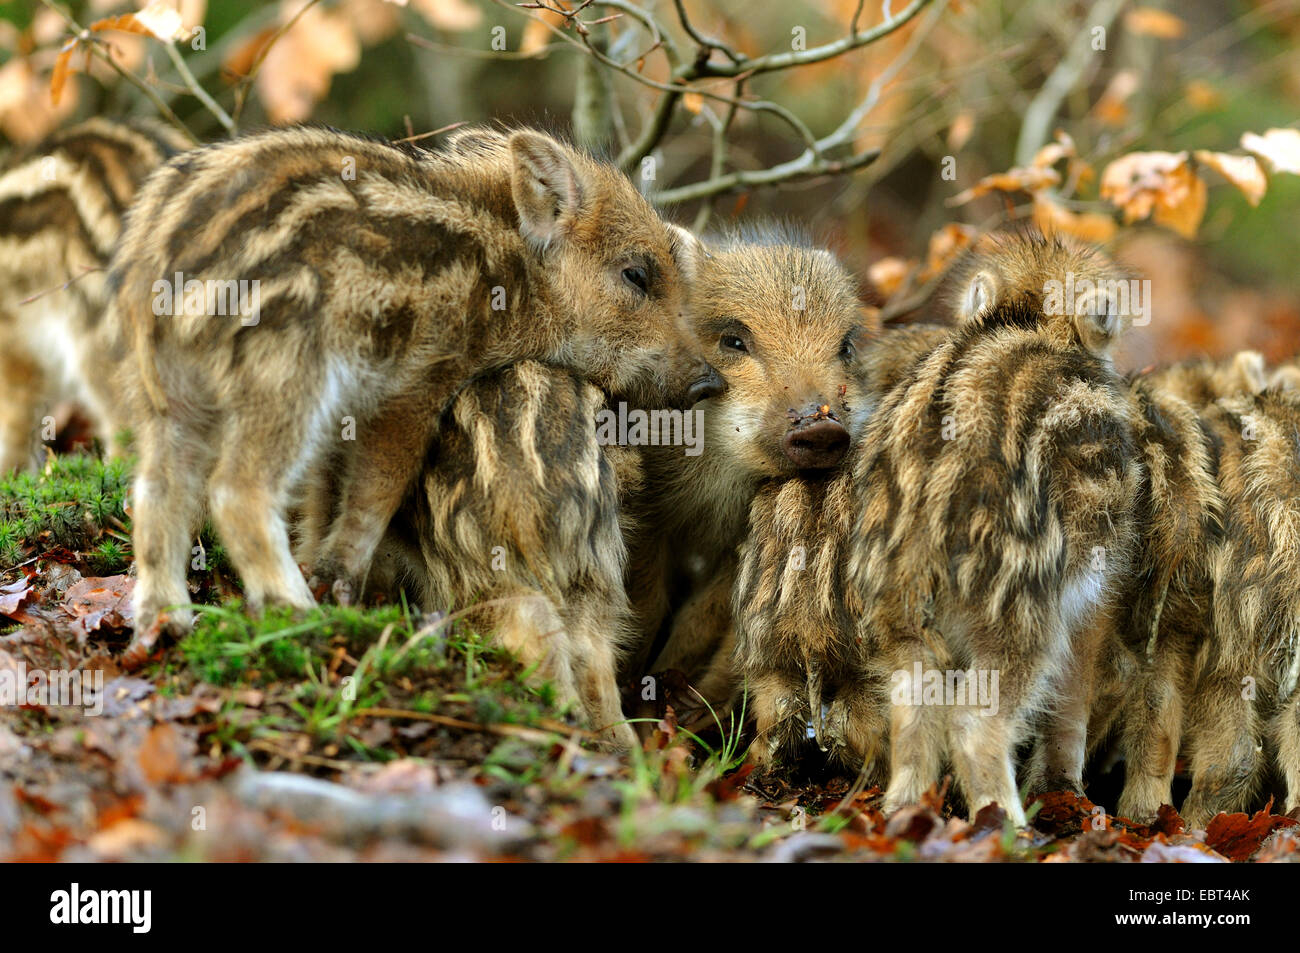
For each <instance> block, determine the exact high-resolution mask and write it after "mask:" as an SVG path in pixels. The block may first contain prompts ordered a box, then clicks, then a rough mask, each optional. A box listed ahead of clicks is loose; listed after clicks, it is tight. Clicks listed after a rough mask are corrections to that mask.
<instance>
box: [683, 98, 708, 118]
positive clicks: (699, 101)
mask: <svg viewBox="0 0 1300 953" xmlns="http://www.w3.org/2000/svg"><path fill="white" fill-rule="evenodd" d="M682 108H683V109H685V110H686V111H687V112H688V113H694V114H695V115H699V112H700V110H701V109H703V108H704V97H703V96H701V95H700V94H699V93H682Z"/></svg>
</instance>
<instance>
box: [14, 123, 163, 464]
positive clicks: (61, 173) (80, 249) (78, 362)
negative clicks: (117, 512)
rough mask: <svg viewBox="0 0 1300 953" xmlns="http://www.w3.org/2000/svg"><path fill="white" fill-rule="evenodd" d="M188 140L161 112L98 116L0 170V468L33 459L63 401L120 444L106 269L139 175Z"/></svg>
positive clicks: (117, 353)
mask: <svg viewBox="0 0 1300 953" xmlns="http://www.w3.org/2000/svg"><path fill="white" fill-rule="evenodd" d="M184 148H185V141H184V140H183V138H182V137H181V136H180V134H179V133H177V132H176V131H175V130H173V129H171V128H170V127H166V126H162V125H161V124H155V123H150V122H145V121H138V120H133V121H127V122H110V121H109V120H106V119H91V120H88V121H86V122H84V123H81V124H79V125H76V126H72V127H70V128H68V129H64V130H62V131H60V132H57V133H55V134H54V135H53V136H51V137H50V138H49V139H48V140H46V141H45V142H43V143H42V144H41V145H39V146H37V147H36V148H34V149H32V150H29V151H26V152H23V153H21V154H19V155H17V156H15V157H13V158H11V159H10V160H9V161H8V162H6V164H5V166H4V168H3V170H0V355H3V357H0V472H6V471H8V470H11V469H14V468H17V467H23V466H26V465H28V464H29V463H30V462H31V460H32V457H33V454H32V451H33V449H34V447H35V446H36V445H37V444H38V443H39V436H38V435H39V434H40V432H41V430H42V425H41V420H42V418H43V417H46V416H50V415H52V414H53V411H54V406H55V405H56V404H57V403H59V402H61V401H68V400H71V401H74V402H76V403H77V404H78V405H79V407H80V408H81V409H82V410H83V411H85V412H86V413H87V414H88V415H89V417H90V419H91V422H92V423H93V425H94V427H95V431H96V435H97V436H98V437H99V438H100V440H101V441H102V442H103V444H104V445H105V446H106V447H111V446H112V437H113V436H115V434H116V430H117V428H118V427H119V426H120V424H121V421H120V420H119V419H118V417H117V411H118V409H119V406H120V394H119V393H118V391H117V386H116V384H117V381H116V374H115V370H114V369H115V367H116V365H117V363H118V362H119V361H120V360H121V357H122V349H121V347H120V345H119V344H118V342H116V341H113V340H111V338H108V337H106V336H105V335H104V334H103V332H102V328H101V327H100V316H101V312H102V310H103V308H104V303H105V297H106V296H105V290H104V288H105V276H104V273H103V269H104V266H105V264H106V262H107V261H108V258H109V256H110V255H111V254H112V251H113V248H114V247H115V246H116V244H117V240H118V236H119V234H120V232H121V228H122V217H123V214H124V213H125V211H126V208H127V206H128V205H130V203H131V200H132V199H133V198H134V197H135V193H136V191H137V189H139V187H140V184H141V183H142V182H143V181H144V179H145V177H146V176H147V175H148V174H149V173H150V172H151V171H153V169H155V168H156V167H157V166H158V165H160V164H161V163H162V162H163V161H164V160H166V159H167V158H168V157H170V156H172V155H174V154H176V153H177V152H179V151H181V150H182V149H184ZM92 384H93V385H94V386H91V385H92Z"/></svg>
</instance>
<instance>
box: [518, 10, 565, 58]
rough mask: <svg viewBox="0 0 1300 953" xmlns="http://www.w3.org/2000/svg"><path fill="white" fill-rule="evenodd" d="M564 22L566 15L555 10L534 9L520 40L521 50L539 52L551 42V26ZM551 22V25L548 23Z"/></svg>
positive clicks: (526, 52)
mask: <svg viewBox="0 0 1300 953" xmlns="http://www.w3.org/2000/svg"><path fill="white" fill-rule="evenodd" d="M562 23H564V16H563V15H562V14H559V13H556V12H555V11H554V10H534V11H533V16H532V17H531V18H530V19H529V21H528V25H527V26H525V27H524V36H523V39H521V40H520V41H519V52H520V53H525V54H531V53H537V52H539V51H541V50H543V49H545V48H546V45H547V44H548V43H550V42H551V27H552V26H560V25H561V24H562ZM548 24H549V25H548Z"/></svg>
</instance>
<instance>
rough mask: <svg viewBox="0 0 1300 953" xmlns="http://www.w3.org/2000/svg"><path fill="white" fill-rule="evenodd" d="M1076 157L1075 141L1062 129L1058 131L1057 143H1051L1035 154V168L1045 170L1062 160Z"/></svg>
mask: <svg viewBox="0 0 1300 953" xmlns="http://www.w3.org/2000/svg"><path fill="white" fill-rule="evenodd" d="M1075 155H1076V152H1075V147H1074V140H1073V139H1072V138H1070V135H1069V133H1067V132H1065V131H1064V130H1062V129H1058V130H1056V141H1055V142H1049V143H1048V144H1047V145H1045V146H1043V148H1041V149H1039V150H1038V152H1037V153H1035V154H1034V161H1033V165H1034V167H1035V168H1039V169H1045V168H1047V167H1048V166H1053V165H1056V163H1058V162H1060V161H1061V160H1062V159H1073V158H1074V157H1075Z"/></svg>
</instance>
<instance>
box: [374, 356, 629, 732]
mask: <svg viewBox="0 0 1300 953" xmlns="http://www.w3.org/2000/svg"><path fill="white" fill-rule="evenodd" d="M603 404H604V395H603V394H601V392H600V391H599V390H597V389H596V388H595V387H593V386H592V385H590V384H588V383H587V382H586V381H584V380H583V379H582V378H581V376H579V375H578V374H576V373H574V372H573V371H569V370H563V369H558V368H553V367H548V366H546V365H543V364H539V363H536V362H534V361H524V362H521V363H519V364H516V365H513V366H512V367H509V368H507V369H505V370H502V371H495V372H491V373H489V374H486V375H484V376H482V377H479V378H476V379H475V380H474V381H473V382H471V383H470V384H469V385H467V386H466V387H465V389H464V390H462V391H461V393H460V394H459V395H458V396H457V397H456V400H455V401H454V403H453V404H452V406H451V408H450V409H449V410H448V411H447V413H446V414H445V415H444V419H443V421H442V423H441V424H440V426H439V428H438V430H439V436H438V438H437V440H436V441H435V442H434V444H433V445H432V446H431V447H430V448H429V453H428V456H427V458H426V462H425V466H424V469H423V472H422V474H421V476H420V478H419V480H418V481H417V483H416V486H415V488H414V490H413V491H412V493H411V495H410V496H409V497H408V498H407V500H406V502H405V503H404V504H403V506H402V508H401V509H400V510H399V511H398V515H397V517H396V519H395V520H394V522H393V526H392V527H391V529H390V532H389V534H388V536H387V537H385V543H384V546H383V547H381V550H380V554H379V555H378V556H377V563H378V567H377V568H378V570H379V571H380V572H383V571H385V570H386V571H387V572H388V573H389V574H392V575H395V578H393V579H392V580H391V582H390V584H389V585H390V586H392V587H393V588H406V590H407V591H408V593H409V594H411V595H412V596H414V598H415V600H416V601H417V602H418V604H419V605H420V606H422V607H423V608H425V609H426V610H439V611H453V610H463V611H465V612H466V618H467V620H468V622H469V623H470V624H471V625H474V626H475V627H477V628H478V629H479V630H480V631H483V632H491V633H494V634H495V636H496V637H497V638H498V639H499V640H500V641H501V643H502V644H503V645H505V646H506V647H507V648H509V649H510V650H511V651H512V652H513V653H515V655H516V656H517V657H518V658H519V659H520V661H521V662H522V664H523V665H524V666H526V667H529V668H531V667H534V666H535V667H536V669H537V677H538V678H540V679H544V680H547V681H549V682H550V683H551V684H552V685H553V686H554V687H555V689H556V691H557V694H558V696H559V698H560V700H561V701H562V702H566V703H576V704H578V705H579V706H580V709H581V711H582V712H583V714H584V715H585V716H586V718H587V720H588V721H589V722H590V723H591V724H592V725H593V726H594V727H596V728H599V729H602V736H603V737H604V738H606V739H607V740H613V741H615V742H616V743H617V744H619V745H620V746H626V745H628V744H632V743H634V741H635V734H634V733H633V732H632V730H631V728H630V727H629V726H628V725H627V724H626V723H624V721H623V716H622V711H621V708H620V703H619V695H618V688H617V684H616V678H615V666H616V662H617V657H618V653H619V652H620V650H621V649H622V646H623V643H624V641H625V639H626V636H627V633H628V630H629V615H630V610H629V606H628V601H627V595H626V593H625V591H624V589H623V571H624V566H625V563H626V549H625V547H624V545H623V536H622V532H621V528H620V525H619V507H618V494H619V490H620V477H621V482H622V483H624V484H626V483H628V482H629V481H631V480H634V479H635V477H636V473H635V467H636V465H637V456H636V454H635V452H633V451H631V450H630V449H628V448H622V447H600V446H598V445H597V443H596V436H595V428H594V422H593V421H594V418H595V415H596V413H597V411H598V410H599V409H600V408H601V407H602V406H603ZM629 468H631V469H630V470H629Z"/></svg>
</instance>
